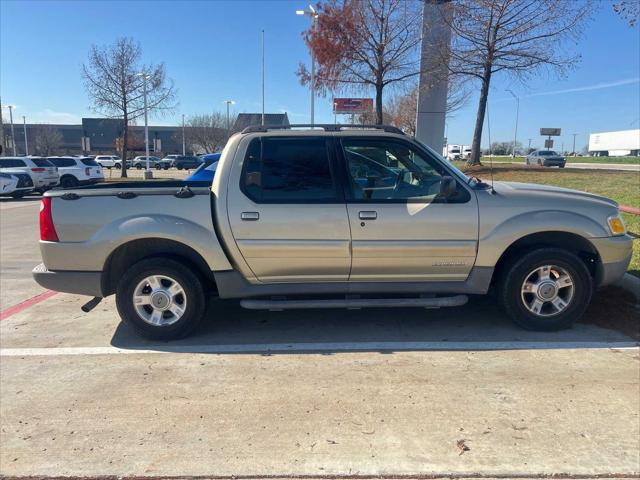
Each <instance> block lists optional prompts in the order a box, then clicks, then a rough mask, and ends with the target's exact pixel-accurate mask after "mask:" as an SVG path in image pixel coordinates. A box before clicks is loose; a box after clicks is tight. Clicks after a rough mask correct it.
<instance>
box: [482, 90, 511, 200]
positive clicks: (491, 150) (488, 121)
mask: <svg viewBox="0 0 640 480" xmlns="http://www.w3.org/2000/svg"><path fill="white" fill-rule="evenodd" d="M487 130H488V133H489V174H490V175H491V193H493V194H494V195H495V193H496V189H495V188H493V149H492V148H491V115H490V114H489V102H487ZM513 152H514V154H515V145H514V151H513Z"/></svg>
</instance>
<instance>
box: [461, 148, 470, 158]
mask: <svg viewBox="0 0 640 480" xmlns="http://www.w3.org/2000/svg"><path fill="white" fill-rule="evenodd" d="M462 158H463V159H464V160H468V159H470V158H471V147H462Z"/></svg>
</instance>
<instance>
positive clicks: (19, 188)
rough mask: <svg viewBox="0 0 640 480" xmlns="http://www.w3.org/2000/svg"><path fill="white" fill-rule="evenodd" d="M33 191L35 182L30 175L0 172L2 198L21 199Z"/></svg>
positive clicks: (0, 193) (0, 194)
mask: <svg viewBox="0 0 640 480" xmlns="http://www.w3.org/2000/svg"><path fill="white" fill-rule="evenodd" d="M32 191H33V181H31V177H30V176H29V174H28V173H24V172H15V173H3V172H0V196H1V197H7V196H9V197H13V198H20V197H24V196H25V195H26V194H28V193H30V192H32Z"/></svg>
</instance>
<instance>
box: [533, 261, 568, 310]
mask: <svg viewBox="0 0 640 480" xmlns="http://www.w3.org/2000/svg"><path fill="white" fill-rule="evenodd" d="M573 293H574V286H573V279H572V278H571V275H569V272H567V271H566V270H565V269H564V268H561V267H558V266H556V265H544V266H542V267H538V268H536V269H535V270H533V271H532V272H530V273H529V274H528V275H527V276H526V277H525V279H524V282H523V284H522V288H521V289H520V294H521V297H522V303H523V304H524V306H525V307H526V308H527V310H529V311H530V312H531V313H533V314H534V315H538V316H540V317H551V316H553V315H557V314H559V313H560V312H563V311H564V310H565V309H566V308H567V307H568V306H569V304H570V303H571V300H572V299H573Z"/></svg>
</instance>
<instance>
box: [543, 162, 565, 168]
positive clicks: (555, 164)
mask: <svg viewBox="0 0 640 480" xmlns="http://www.w3.org/2000/svg"><path fill="white" fill-rule="evenodd" d="M566 163H567V162H566V160H544V161H543V162H542V165H543V166H544V167H564V166H565V164H566Z"/></svg>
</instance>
